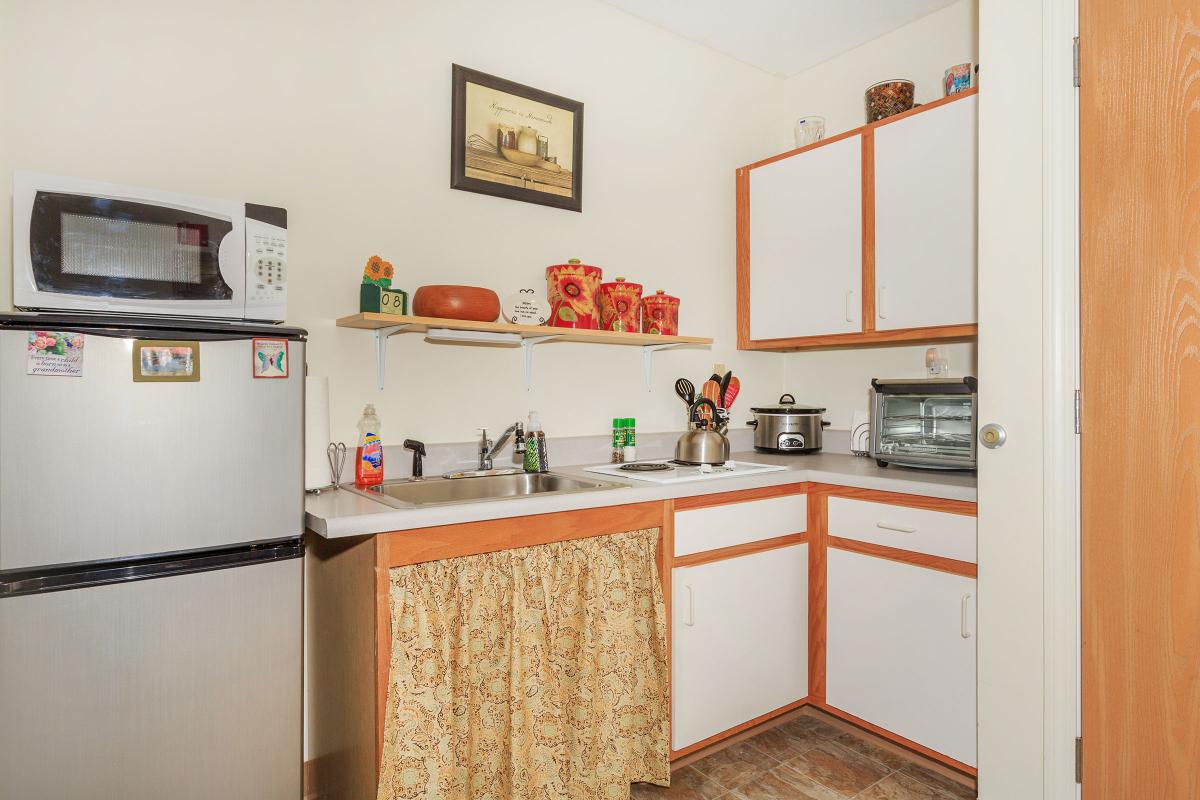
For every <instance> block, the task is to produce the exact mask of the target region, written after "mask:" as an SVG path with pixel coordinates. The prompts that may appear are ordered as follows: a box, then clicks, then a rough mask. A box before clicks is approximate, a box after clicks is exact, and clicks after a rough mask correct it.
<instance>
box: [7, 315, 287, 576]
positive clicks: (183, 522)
mask: <svg viewBox="0 0 1200 800" xmlns="http://www.w3.org/2000/svg"><path fill="white" fill-rule="evenodd" d="M28 337H29V334H28V332H26V331H19V330H0V486H3V487H4V493H3V501H2V502H0V570H12V569H21V568H28V567H36V566H45V565H52V564H68V563H74V562H79V561H94V560H102V559H112V558H127V557H135V556H142V555H147V554H153V553H169V552H177V551H184V550H196V549H201V548H209V547H220V546H223V545H229V544H237V543H241V542H255V541H263V540H268V539H280V538H285V537H290V536H298V535H299V534H301V533H302V532H303V529H304V528H303V525H304V523H303V517H304V512H303V502H304V499H303V498H304V495H303V485H304V484H303V480H304V477H303V459H302V455H301V454H302V448H303V441H302V439H303V435H302V433H301V432H302V431H303V422H302V420H303V416H302V415H303V413H304V388H303V387H304V369H303V366H302V365H303V364H304V343H303V342H301V341H290V342H288V346H289V353H288V356H289V360H290V368H289V375H288V377H287V378H284V379H270V380H266V379H255V378H253V377H252V368H251V358H252V348H253V346H252V342H251V340H250V339H237V340H228V341H201V342H200V345H199V346H200V356H201V358H200V380H199V381H197V382H180V383H138V382H135V381H134V380H133V366H132V365H133V341H134V340H132V339H121V338H111V337H108V336H100V335H92V334H88V335H87V336H86V339H85V344H84V350H83V374H82V376H79V377H68V376H43V375H27V374H26V364H27V352H26V348H27V343H28Z"/></svg>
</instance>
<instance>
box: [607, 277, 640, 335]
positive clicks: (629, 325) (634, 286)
mask: <svg viewBox="0 0 1200 800" xmlns="http://www.w3.org/2000/svg"><path fill="white" fill-rule="evenodd" d="M641 300H642V285H641V284H640V283H626V282H625V279H624V278H617V279H616V280H615V281H613V282H612V283H602V284H600V327H602V328H603V329H604V330H606V331H627V332H631V333H637V330H638V316H639V314H638V312H639V311H641V310H642V304H641Z"/></svg>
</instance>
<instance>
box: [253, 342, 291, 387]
mask: <svg viewBox="0 0 1200 800" xmlns="http://www.w3.org/2000/svg"><path fill="white" fill-rule="evenodd" d="M252 349H253V351H254V364H253V367H254V377H256V378H286V377H287V376H288V343H287V339H255V340H253V348H252Z"/></svg>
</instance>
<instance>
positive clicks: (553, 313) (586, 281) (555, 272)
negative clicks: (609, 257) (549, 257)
mask: <svg viewBox="0 0 1200 800" xmlns="http://www.w3.org/2000/svg"><path fill="white" fill-rule="evenodd" d="M600 276H601V271H600V268H599V267H592V266H589V265H587V264H581V263H579V259H578V258H572V259H571V260H569V261H568V262H567V263H566V264H555V265H554V266H551V267H546V299H548V300H549V301H550V321H549V322H548V323H547V324H548V325H552V326H554V327H555V328H581V329H584V330H593V329H595V328H599V327H600V306H599V305H598V304H597V302H596V301H597V299H598V298H597V294H598V292H599V290H600Z"/></svg>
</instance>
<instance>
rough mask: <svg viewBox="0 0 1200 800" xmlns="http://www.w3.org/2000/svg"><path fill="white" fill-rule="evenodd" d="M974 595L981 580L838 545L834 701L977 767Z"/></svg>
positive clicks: (833, 561) (831, 660)
mask: <svg viewBox="0 0 1200 800" xmlns="http://www.w3.org/2000/svg"><path fill="white" fill-rule="evenodd" d="M975 598H976V590H975V580H974V579H973V578H969V577H964V576H960V575H953V574H950V573H946V572H940V571H938V570H933V569H927V568H924V567H917V566H912V565H910V564H905V563H901V562H898V561H891V560H888V559H883V558H876V557H873V556H865V555H860V554H858V553H851V552H847V551H844V550H838V549H836V548H830V549H829V551H828V606H827V623H826V624H827V631H826V637H827V651H826V672H827V678H826V681H827V683H826V701H827V702H828V704H829V705H831V706H833V707H835V708H838V709H841V710H842V711H846V712H848V713H850V714H853V715H854V716H856V717H859V718H860V719H863V720H866V721H867V722H870V723H872V724H874V725H878V726H879V727H881V728H884V729H886V730H888V731H891V732H893V733H896V734H899V735H900V736H903V737H905V738H906V739H911V740H912V741H914V742H916V743H918V744H921V745H924V746H925V747H928V748H930V749H932V750H935V751H937V752H939V753H943V754H945V755H948V756H950V757H951V758H954V759H956V760H958V761H961V762H963V763H964V764H969V765H971V766H974V765H975V760H976V751H975V743H976V729H975V720H976V717H975V685H976V678H975V609H976V604H975ZM676 629H677V630H678V628H676Z"/></svg>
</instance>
